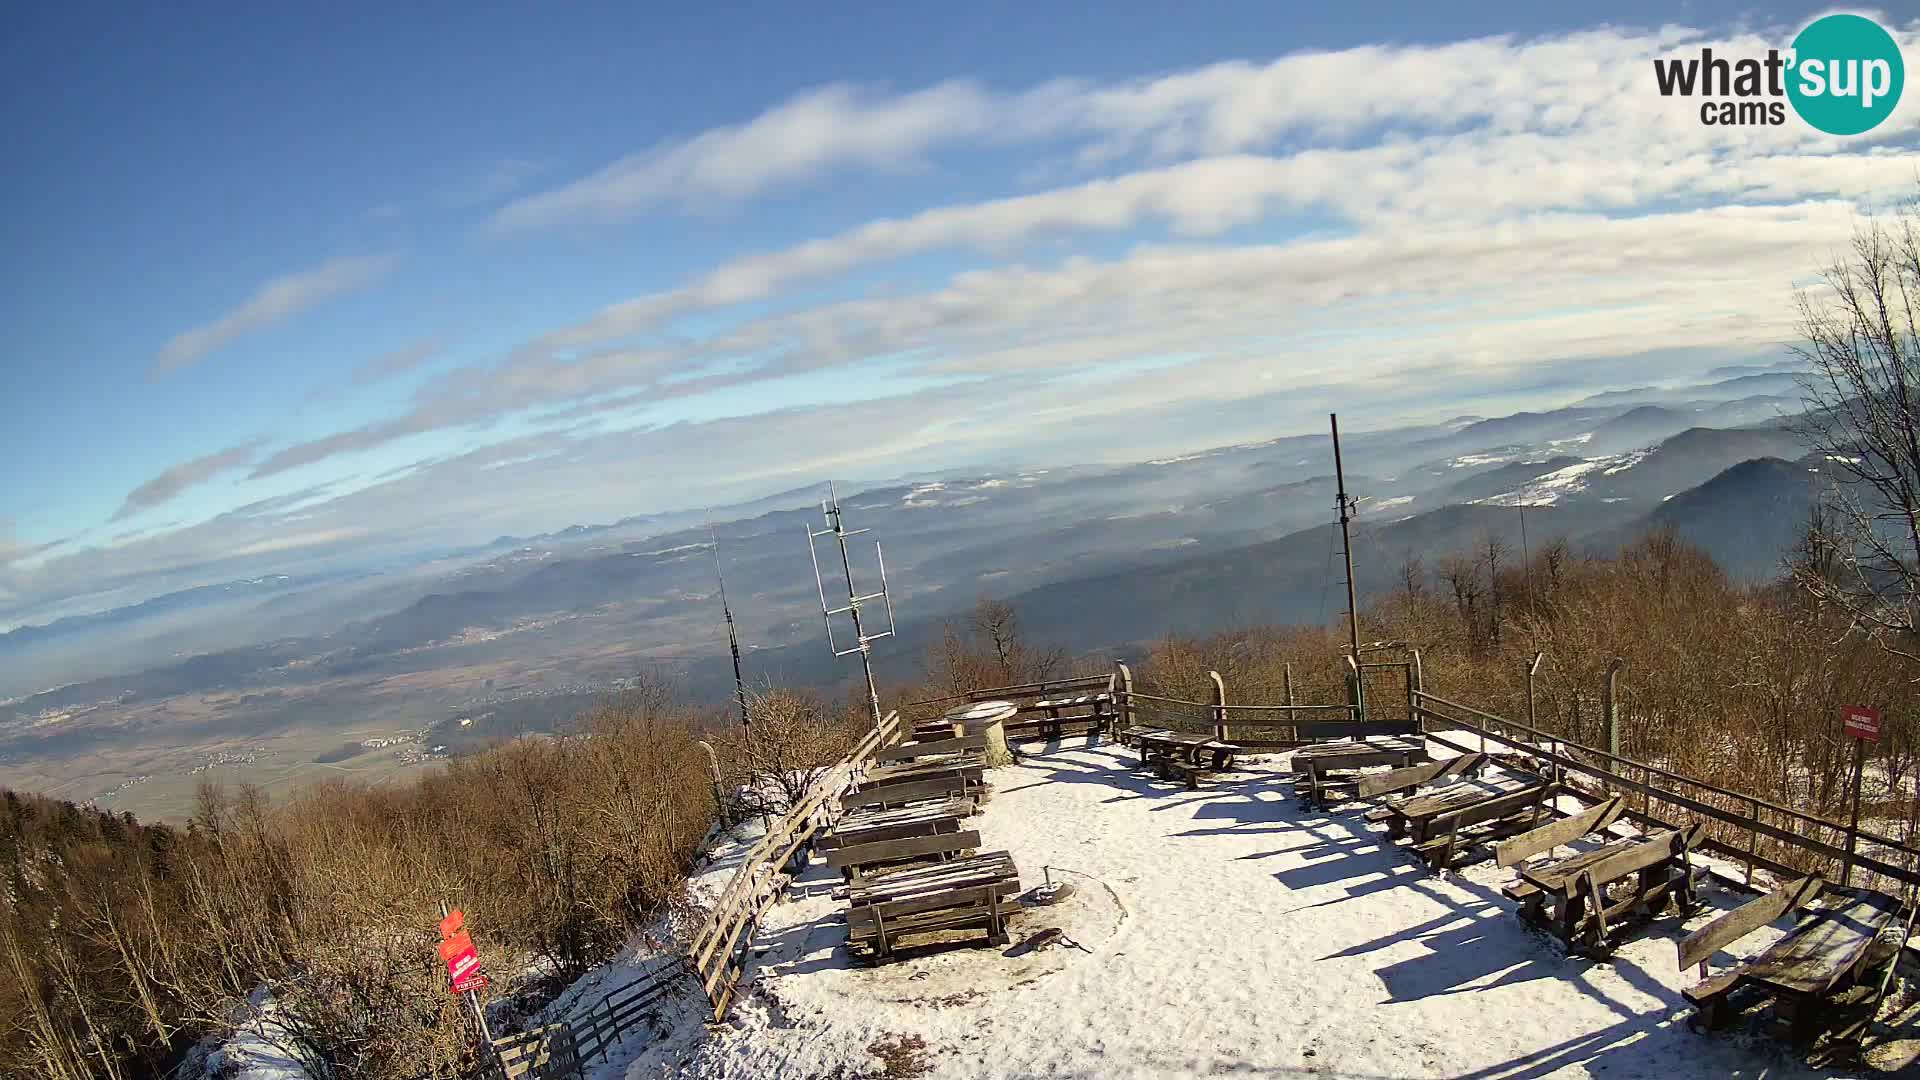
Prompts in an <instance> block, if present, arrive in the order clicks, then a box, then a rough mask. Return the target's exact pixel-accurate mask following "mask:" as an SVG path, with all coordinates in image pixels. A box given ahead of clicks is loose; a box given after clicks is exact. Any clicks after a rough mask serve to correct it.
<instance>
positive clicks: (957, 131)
mask: <svg viewBox="0 0 1920 1080" xmlns="http://www.w3.org/2000/svg"><path fill="white" fill-rule="evenodd" d="M1000 104H1001V103H1000V102H998V101H997V100H996V99H994V98H993V97H992V96H991V95H989V94H988V93H986V92H985V91H983V90H982V89H980V88H979V87H978V86H976V85H975V84H973V83H969V82H947V83H941V84H939V85H937V86H932V87H929V88H927V89H925V90H919V91H916V92H913V93H910V94H906V95H903V96H900V97H894V98H888V97H883V96H880V95H877V94H873V93H869V92H863V91H861V90H859V89H857V88H855V87H851V86H846V85H833V86H826V87H822V88H820V89H817V90H813V91H809V92H807V93H804V94H801V95H799V96H797V97H794V98H793V99H791V100H789V101H787V102H785V103H784V104H781V105H779V106H777V107H775V108H772V109H769V110H767V111H766V112H764V113H762V114H760V115H759V116H757V117H755V118H754V119H753V120H751V121H748V122H747V123H744V124H740V125H737V126H734V127H725V128H718V129H715V130H713V131H708V132H704V133H702V134H700V135H696V136H694V137H693V138H690V139H684V140H676V141H669V142H666V143H662V144H660V145H657V146H654V147H652V148H650V149H647V150H643V151H641V152H639V153H637V154H633V155H632V156H630V157H626V158H622V159H621V160H619V161H616V162H614V163H613V164H611V165H608V166H606V167H605V168H603V169H601V170H600V171H598V172H596V173H593V174H592V175H590V176H586V177H583V178H582V179H580V180H577V181H575V182H573V183H571V184H568V185H566V186H565V187H561V188H556V189H554V190H551V191H544V192H539V193H537V194H533V195H529V196H527V197H526V198H523V199H519V200H516V201H514V202H512V203H509V204H508V205H507V206H505V207H502V208H501V209H500V211H499V212H498V213H497V214H495V215H494V217H493V222H494V224H495V225H497V226H500V227H503V228H526V227H529V226H537V225H549V224H553V223H555V222H559V221H568V220H588V221H596V220H612V219H619V218H623V217H627V216H630V215H632V214H634V213H636V212H638V211H641V210H645V209H649V208H651V207H653V206H656V205H659V204H661V203H682V204H692V203H701V202H707V201H712V200H727V199H738V198H743V197H745V196H750V195H757V194H759V193H761V192H762V191H765V190H766V189H768V188H770V187H773V186H774V185H776V184H781V183H787V182H790V181H795V180H804V179H810V178H813V177H816V176H819V175H820V174H822V173H825V172H827V171H829V170H831V169H834V168H839V167H843V166H850V165H851V166H864V167H867V168H893V169H897V168H902V167H905V166H908V165H911V164H913V163H914V161H915V160H916V158H917V156H918V155H919V154H920V153H921V152H923V151H925V150H927V149H928V148H930V147H932V146H934V145H936V144H939V143H943V142H945V143H951V142H956V141H960V140H965V139H971V138H975V137H978V136H980V135H982V134H985V133H987V132H988V131H989V130H990V128H991V126H992V125H993V124H995V123H996V122H998V121H1000V120H1001V119H1003V112H1002V109H1001V108H999V105H1000Z"/></svg>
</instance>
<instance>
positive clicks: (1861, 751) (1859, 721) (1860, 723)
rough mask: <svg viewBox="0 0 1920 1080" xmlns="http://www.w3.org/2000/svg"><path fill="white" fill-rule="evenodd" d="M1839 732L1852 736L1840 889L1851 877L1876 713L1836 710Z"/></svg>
mask: <svg viewBox="0 0 1920 1080" xmlns="http://www.w3.org/2000/svg"><path fill="white" fill-rule="evenodd" d="M1840 729H1841V730H1842V731H1845V732H1846V733H1847V734H1848V735H1850V736H1852V737H1853V814H1852V816H1851V818H1850V819H1849V820H1848V822H1847V857H1846V859H1845V861H1843V862H1842V863H1841V864H1840V887H1841V888H1843V889H1844V888H1846V887H1847V883H1848V881H1849V879H1851V878H1852V877H1853V851H1854V848H1855V847H1856V846H1858V845H1859V843H1860V777H1861V773H1862V772H1863V771H1864V770H1865V768H1866V763H1867V744H1868V743H1870V742H1879V741H1880V711H1879V710H1878V709H1870V708H1868V707H1867V706H1865V705H1848V706H1845V707H1844V708H1842V709H1841V710H1840Z"/></svg>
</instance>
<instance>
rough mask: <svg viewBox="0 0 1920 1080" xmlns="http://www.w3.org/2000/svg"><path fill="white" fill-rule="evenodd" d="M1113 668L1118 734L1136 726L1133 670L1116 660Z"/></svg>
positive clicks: (1122, 661)
mask: <svg viewBox="0 0 1920 1080" xmlns="http://www.w3.org/2000/svg"><path fill="white" fill-rule="evenodd" d="M1113 667H1114V672H1113V678H1114V690H1113V723H1114V730H1115V731H1116V732H1118V731H1124V730H1126V729H1127V728H1130V727H1133V726H1134V719H1133V669H1132V668H1129V667H1128V666H1127V664H1126V661H1124V660H1115V661H1114V662H1113Z"/></svg>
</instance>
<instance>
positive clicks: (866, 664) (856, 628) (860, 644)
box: [807, 484, 893, 727]
mask: <svg viewBox="0 0 1920 1080" xmlns="http://www.w3.org/2000/svg"><path fill="white" fill-rule="evenodd" d="M820 513H821V514H822V515H824V516H825V517H826V519H827V527H826V528H824V529H817V530H816V529H808V530H807V555H808V557H810V558H811V559H812V560H813V582H814V584H815V585H816V586H818V587H819V590H820V617H821V619H822V620H824V621H825V622H826V624H827V648H829V649H832V650H833V655H835V656H849V655H852V654H853V653H859V654H860V666H861V667H862V668H863V669H865V671H866V675H867V705H868V707H869V708H871V709H872V710H873V722H874V725H875V726H876V727H877V726H879V724H880V719H881V717H880V690H879V687H878V686H877V685H876V684H875V683H874V681H873V643H874V642H876V641H879V640H880V639H882V638H889V637H892V636H893V596H892V594H890V593H889V592H888V591H887V557H886V554H885V553H884V552H882V551H881V550H880V544H879V541H875V542H874V545H873V554H874V558H875V559H876V560H878V561H879V564H880V590H879V591H878V592H870V593H867V594H866V595H864V596H863V595H861V594H860V591H859V590H858V589H856V588H855V587H854V584H853V561H852V560H851V559H850V558H848V557H847V537H849V536H859V535H860V534H861V533H864V532H867V531H868V530H866V529H853V530H848V529H847V527H846V526H845V524H844V523H842V521H841V516H840V496H839V495H838V494H837V493H835V491H834V490H833V485H832V484H828V485H827V498H825V499H823V500H821V502H820ZM822 536H831V537H833V538H834V540H835V541H836V542H837V543H838V544H839V545H840V572H841V573H842V574H844V575H845V576H846V579H847V602H846V604H845V605H843V606H841V607H828V606H827V582H826V578H825V577H823V576H821V573H820V553H819V549H818V548H816V547H815V546H814V541H816V540H818V539H819V538H820V537H822ZM871 600H879V601H882V602H883V603H885V604H886V608H887V628H886V630H885V631H883V632H881V633H877V634H869V633H867V632H866V630H865V629H864V628H863V627H862V626H861V625H860V605H862V604H865V603H867V602H868V601H871ZM843 613H844V614H845V615H847V616H848V617H849V618H850V619H851V620H852V621H853V644H852V645H851V646H850V647H848V648H845V649H843V648H841V647H840V645H839V643H838V642H836V641H835V640H834V637H833V617H834V616H835V615H839V614H843Z"/></svg>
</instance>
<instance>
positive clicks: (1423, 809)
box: [1367, 778, 1559, 870]
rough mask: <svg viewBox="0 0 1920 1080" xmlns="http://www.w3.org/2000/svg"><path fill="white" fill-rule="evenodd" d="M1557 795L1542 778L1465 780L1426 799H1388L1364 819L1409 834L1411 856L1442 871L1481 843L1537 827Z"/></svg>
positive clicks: (1395, 835) (1391, 831)
mask: <svg viewBox="0 0 1920 1080" xmlns="http://www.w3.org/2000/svg"><path fill="white" fill-rule="evenodd" d="M1558 792H1559V788H1558V787H1557V786H1555V785H1553V784H1550V783H1548V782H1547V781H1545V780H1540V779H1532V780H1522V779H1517V778H1513V779H1504V780H1496V781H1486V780H1463V781H1461V782H1460V783H1457V784H1453V785H1451V786H1449V787H1445V788H1442V789H1440V790H1439V791H1436V792H1434V793H1432V794H1429V795H1414V796H1409V797H1400V798H1388V799H1387V800H1386V806H1385V807H1383V808H1381V809H1380V810H1377V811H1373V812H1371V813H1369V814H1368V815H1367V816H1368V818H1369V820H1385V821H1386V822H1387V831H1388V835H1389V837H1392V838H1398V837H1399V836H1401V835H1406V836H1408V837H1409V838H1410V839H1411V840H1412V842H1413V847H1412V850H1413V852H1414V854H1416V855H1418V856H1420V858H1421V860H1422V861H1424V862H1425V863H1426V864H1427V865H1428V866H1429V867H1430V868H1432V869H1434V870H1444V869H1447V868H1448V867H1450V866H1452V865H1453V861H1454V857H1455V856H1456V855H1457V854H1459V853H1460V852H1463V851H1467V850H1471V849H1472V848H1474V847H1476V846H1478V845H1479V844H1480V843H1481V842H1483V841H1486V840H1492V839H1497V838H1499V837H1501V836H1507V835H1511V834H1513V833H1515V832H1519V831H1522V830H1524V829H1529V828H1533V827H1536V826H1538V825H1539V824H1540V823H1541V821H1542V819H1543V818H1545V817H1546V816H1547V815H1548V813H1549V810H1550V807H1551V806H1552V802H1553V799H1554V797H1555V796H1556V795H1557V794H1558Z"/></svg>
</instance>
